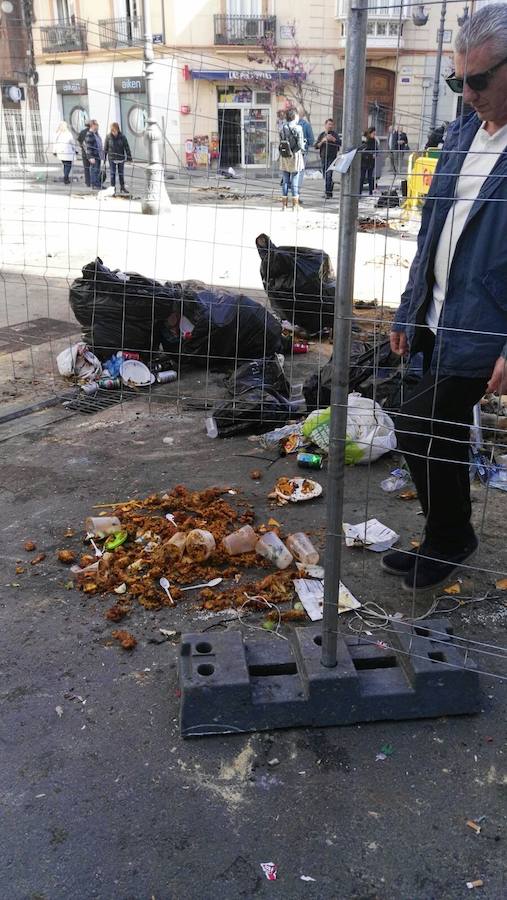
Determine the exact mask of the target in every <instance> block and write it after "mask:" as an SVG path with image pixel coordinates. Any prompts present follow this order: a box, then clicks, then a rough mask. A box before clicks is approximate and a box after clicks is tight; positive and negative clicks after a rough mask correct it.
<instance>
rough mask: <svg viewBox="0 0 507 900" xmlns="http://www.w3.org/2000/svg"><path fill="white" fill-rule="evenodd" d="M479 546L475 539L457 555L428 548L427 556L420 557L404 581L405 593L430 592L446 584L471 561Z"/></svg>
mask: <svg viewBox="0 0 507 900" xmlns="http://www.w3.org/2000/svg"><path fill="white" fill-rule="evenodd" d="M478 546H479V541H478V540H477V538H476V537H474V538H473V539H472V540H470V542H469V543H468V544H467V545H466V546H465V547H464V548H463V550H460V551H459V552H457V553H442V552H439V551H438V550H435V549H433V550H431V549H430V548H429V547H427V548H426V550H425V553H426V556H421V555H419V556H418V557H417V559H416V565H414V567H413V568H412V569H411V570H410V571H409V572H407V574H406V575H405V578H404V579H403V589H404V590H405V591H410V592H411V593H412V592H413V591H416V592H417V591H430V590H433V589H434V588H437V587H440V585H442V584H445V582H446V581H448V579H449V578H450V577H451V575H452V574H453V572H455V571H456V569H458V568H459V567H460V566H461V565H463V563H465V562H466V561H467V560H470V559H471V558H472V557H473V555H474V553H475V552H476V550H477V547H478Z"/></svg>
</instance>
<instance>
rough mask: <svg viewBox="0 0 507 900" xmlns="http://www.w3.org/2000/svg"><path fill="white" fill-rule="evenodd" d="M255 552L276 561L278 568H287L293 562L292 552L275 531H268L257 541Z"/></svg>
mask: <svg viewBox="0 0 507 900" xmlns="http://www.w3.org/2000/svg"><path fill="white" fill-rule="evenodd" d="M255 552H256V553H258V554H259V555H260V556H264V558H265V559H269V561H270V562H272V563H274V565H275V566H276V567H277V569H286V568H287V566H290V564H291V562H292V559H293V557H292V553H289V551H288V550H287V547H286V546H285V544H284V543H283V541H281V540H280V538H279V537H278V535H277V534H275V532H274V531H267V532H266V534H263V535H262V537H261V538H259V540H258V541H257V546H256V547H255Z"/></svg>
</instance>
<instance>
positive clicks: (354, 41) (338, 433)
mask: <svg viewBox="0 0 507 900" xmlns="http://www.w3.org/2000/svg"><path fill="white" fill-rule="evenodd" d="M367 24H368V0H349V14H348V19H347V49H346V53H345V84H344V92H343V93H344V103H343V148H344V150H350V149H352V148H353V147H358V146H359V144H360V143H361V134H362V129H363V124H364V123H363V104H364V85H365V76H366V29H367ZM359 164H360V154H359V153H358V154H356V157H355V159H354V161H353V163H352V165H351V167H350V169H349V170H348V172H346V173H345V174H344V175H342V176H341V184H340V213H339V216H340V218H339V227H338V261H337V267H336V273H337V277H336V293H335V306H334V322H333V336H334V337H333V373H332V383H331V422H330V434H329V467H328V499H327V537H326V554H325V578H324V610H323V623H322V656H321V663H322V665H323V666H327V667H328V668H332V667H333V666H335V665H336V655H337V632H338V594H339V584H340V574H341V553H342V537H343V535H342V522H343V498H344V479H345V440H346V432H347V400H348V392H349V359H350V339H351V331H352V308H353V307H352V300H353V290H354V268H355V257H356V234H357V211H358V205H359V197H358V188H359Z"/></svg>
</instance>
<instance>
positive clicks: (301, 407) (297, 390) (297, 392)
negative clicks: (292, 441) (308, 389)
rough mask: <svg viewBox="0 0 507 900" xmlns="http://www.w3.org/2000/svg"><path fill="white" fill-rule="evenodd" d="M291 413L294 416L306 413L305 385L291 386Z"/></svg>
mask: <svg viewBox="0 0 507 900" xmlns="http://www.w3.org/2000/svg"><path fill="white" fill-rule="evenodd" d="M289 404H290V411H291V413H292V414H293V415H295V416H299V415H303V413H305V412H306V400H305V398H304V394H303V383H302V382H300V383H299V384H293V385H291V389H290V397H289Z"/></svg>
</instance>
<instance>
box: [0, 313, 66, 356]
mask: <svg viewBox="0 0 507 900" xmlns="http://www.w3.org/2000/svg"><path fill="white" fill-rule="evenodd" d="M80 330H81V328H80V325H79V324H78V323H77V322H64V321H62V320H61V319H48V318H44V317H41V318H40V319H32V320H31V321H30V322H18V323H17V324H16V325H9V326H6V327H4V328H0V355H1V354H5V353H17V352H18V351H19V350H26V349H27V348H28V347H34V346H35V345H36V344H45V343H46V342H47V341H51V340H54V339H56V338H62V337H69V336H70V335H71V334H79V333H80Z"/></svg>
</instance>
